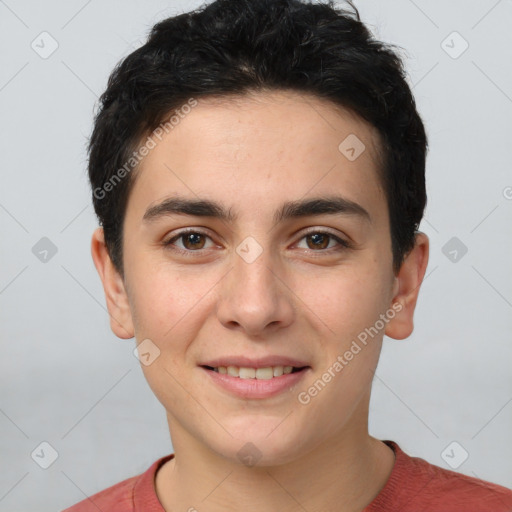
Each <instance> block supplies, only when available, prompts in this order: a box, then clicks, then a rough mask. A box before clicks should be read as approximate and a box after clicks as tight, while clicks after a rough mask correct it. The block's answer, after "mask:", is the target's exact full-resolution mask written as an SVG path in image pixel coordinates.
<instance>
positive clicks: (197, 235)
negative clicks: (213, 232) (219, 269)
mask: <svg viewBox="0 0 512 512" xmlns="http://www.w3.org/2000/svg"><path fill="white" fill-rule="evenodd" d="M209 239H210V237H209V236H207V235H206V234H204V233H201V232H200V231H184V232H183V231H182V232H181V233H178V234H177V235H176V236H174V237H172V238H170V239H169V240H167V241H166V242H163V245H164V246H165V247H167V248H169V249H175V250H177V251H180V252H195V251H200V250H201V249H207V248H208V247H205V246H206V244H207V240H209Z"/></svg>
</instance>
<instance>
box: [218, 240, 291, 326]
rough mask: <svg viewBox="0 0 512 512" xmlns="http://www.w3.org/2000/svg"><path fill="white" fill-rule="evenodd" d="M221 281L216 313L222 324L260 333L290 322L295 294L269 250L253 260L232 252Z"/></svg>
mask: <svg viewBox="0 0 512 512" xmlns="http://www.w3.org/2000/svg"><path fill="white" fill-rule="evenodd" d="M280 274H281V275H280ZM221 283H222V285H221V288H220V290H219V292H220V296H219V298H218V304H217V316H218V319H219V321H220V322H221V323H222V324H223V325H224V327H226V328H228V329H238V330H241V331H243V332H245V333H246V334H247V335H248V336H259V335H265V334H268V333H269V332H274V331H276V330H279V329H280V328H283V327H287V326H288V325H290V324H291V323H292V322H293V319H294V315H295V308H294V294H293V291H292V290H291V288H290V285H289V284H288V283H286V278H285V277H284V272H283V269H282V267H281V266H280V265H278V264H277V262H276V261H275V258H274V261H273V258H272V256H271V255H270V251H269V250H267V249H265V250H263V252H262V253H261V254H260V256H259V257H258V258H257V259H256V260H255V261H252V262H248V261H246V260H245V259H244V258H243V257H240V256H238V254H235V255H234V257H233V268H232V269H231V271H230V272H228V274H227V275H226V276H225V277H224V279H223V280H222V282H221Z"/></svg>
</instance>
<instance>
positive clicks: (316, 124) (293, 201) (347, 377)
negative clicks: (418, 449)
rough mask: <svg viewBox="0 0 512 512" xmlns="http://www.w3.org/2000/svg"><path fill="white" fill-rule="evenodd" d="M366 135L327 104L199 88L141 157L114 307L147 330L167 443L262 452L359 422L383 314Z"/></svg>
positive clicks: (273, 452)
mask: <svg viewBox="0 0 512 512" xmlns="http://www.w3.org/2000/svg"><path fill="white" fill-rule="evenodd" d="M347 137H349V139H347ZM354 137H357V139H356V138H354ZM345 139H347V141H346V142H344V141H345ZM342 143H343V144H342ZM340 144H341V149H340ZM362 144H364V150H362V149H363V146H362ZM377 144H378V139H377V134H376V132H375V131H374V129H372V127H370V126H369V125H368V124H366V123H365V122H364V121H362V120H360V119H359V118H357V117H355V116H353V115H351V114H350V113H349V112H347V111H345V110H343V109H339V108H338V109H336V108H335V107H334V106H333V105H332V104H331V103H329V102H325V101H323V100H320V99H317V98H315V97H312V96H308V95H299V94H296V93H292V92H287V93H283V92H273V93H268V92H267V93H258V94H255V95H253V96H251V97H243V98H237V99H235V98H230V99H225V98H224V99H223V100H222V101H219V100H217V101H213V100H209V101H206V100H200V101H199V102H198V104H197V106H195V107H194V108H193V109H191V112H190V113H188V114H187V115H186V116H184V118H183V119H181V120H180V122H179V124H178V125H176V126H175V127H174V129H173V130H172V131H170V132H169V133H168V134H167V135H165V136H164V137H162V140H161V141H160V142H158V144H157V145H156V147H154V148H153V149H152V150H151V151H150V152H149V154H148V155H147V156H146V157H145V158H144V159H143V161H142V163H141V166H140V168H139V169H138V175H137V180H136V182H135V185H134V188H133V189H132V192H131V195H130V198H129V201H128V205H127V211H126V217H125V222H124V240H123V244H124V246H123V254H124V269H125V277H124V282H123V286H124V287H125V292H126V299H127V304H128V305H129V307H127V309H126V311H125V312H124V313H123V312H119V313H118V320H120V324H122V325H123V328H124V329H125V331H123V332H126V331H128V332H131V333H133V334H134V336H135V337H136V340H137V343H141V342H142V341H143V340H150V341H145V342H144V343H145V344H146V345H141V346H142V347H145V349H144V350H143V352H145V353H148V354H149V355H146V356H145V357H146V360H147V361H148V362H150V364H147V365H146V364H143V365H142V368H143V371H144V374H145V377H146V378H147V380H148V383H149V385H150V386H151V388H152V390H153V392H154V393H155V395H156V396H157V398H158V399H159V400H160V402H161V403H162V404H163V405H164V407H165V409H166V410H167V414H168V419H169V425H170V428H171V436H172V437H173V443H175V445H176V443H178V442H179V440H180V439H183V440H184V439H185V438H186V437H187V438H188V439H189V440H193V442H194V443H196V445H197V446H201V447H202V448H203V449H205V450H209V451H211V452H212V453H215V454H218V455H221V456H222V457H225V458H227V459H232V460H233V461H237V460H239V457H240V454H239V451H240V449H241V448H242V447H244V446H246V448H245V450H247V449H249V448H247V447H248V446H251V448H250V450H255V453H257V454H258V457H261V462H262V463H268V464H278V463H285V462H290V461H293V460H294V459H297V458H298V457H300V456H301V455H303V454H305V453H307V452H309V451H311V450H313V449H314V448H315V447H317V446H319V445H320V444H321V443H325V442H326V440H331V441H334V440H336V439H341V438H342V437H343V436H347V435H348V433H349V432H351V431H353V430H354V429H355V428H356V426H359V427H361V426H362V425H364V424H365V421H366V419H367V418H366V417H365V415H367V409H366V406H367V403H366V405H365V401H366V402H367V400H368V399H369V390H370V386H371V381H372V377H373V371H374V370H375V367H376V365H377V361H378V357H379V353H380V349H381V343H382V337H383V334H384V332H385V331H386V330H389V329H391V328H392V325H393V323H394V322H396V321H397V320H396V317H397V316H398V309H399V308H396V306H395V309H394V311H393V312H390V311H391V309H393V303H394V299H395V296H396V293H397V290H398V285H397V278H396V277H395V275H394V273H393V265H392V263H393V262H392V252H391V239H390V227H389V218H388V213H387V204H386V197H385V195H384V192H383V190H382V187H381V182H380V180H379V178H378V165H379V163H378V154H377V149H376V148H377ZM351 148H353V149H354V150H353V151H352V150H351ZM361 150H362V152H361ZM359 153H360V154H359ZM354 156H356V158H354ZM177 200H180V201H177ZM315 200H316V201H315ZM198 201H205V202H208V203H197V202H198ZM193 202H196V204H195V205H194V204H193ZM376 331H377V334H375V332H376ZM119 332H120V331H119ZM363 333H366V342H363V340H364V339H365V335H364V334H363ZM369 333H371V335H370V334H369ZM119 335H120V336H121V337H126V336H123V335H122V334H121V332H120V334H119ZM357 347H358V348H359V350H358V348H357ZM349 353H351V354H352V357H351V356H350V354H349ZM342 361H343V362H342ZM227 366H233V367H236V368H232V369H231V370H230V372H231V373H234V374H235V375H236V372H237V371H239V373H240V374H242V375H243V376H252V375H254V374H255V370H254V369H256V370H257V369H259V372H256V376H260V377H262V378H256V379H252V378H251V379H244V378H240V376H239V377H236V376H231V375H227V374H225V373H223V372H224V370H223V368H222V367H227ZM286 366H292V367H294V370H292V373H286V374H283V375H281V376H279V374H280V373H281V372H283V371H288V370H287V369H283V368H281V369H280V368H279V367H286ZM214 367H221V369H220V370H219V371H214V370H212V369H211V368H214ZM239 367H242V369H241V370H239ZM269 367H271V368H272V369H271V370H269V369H268V368H269ZM276 367H277V368H276ZM340 367H341V368H340ZM263 368H267V369H263ZM297 370H299V371H297ZM269 372H270V373H269ZM274 374H275V375H276V376H273V375H274ZM271 376H273V377H272V378H270V377H271ZM329 376H330V378H329ZM315 390H316V391H315ZM359 427H357V428H359ZM249 442H250V443H252V445H246V443H249Z"/></svg>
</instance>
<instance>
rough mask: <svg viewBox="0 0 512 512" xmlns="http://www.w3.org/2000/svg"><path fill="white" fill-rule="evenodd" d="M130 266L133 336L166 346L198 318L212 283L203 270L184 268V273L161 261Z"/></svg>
mask: <svg viewBox="0 0 512 512" xmlns="http://www.w3.org/2000/svg"><path fill="white" fill-rule="evenodd" d="M132 268H133V273H132V282H135V283H136V285H135V286H134V287H133V289H132V296H131V301H130V302H131V305H132V313H133V317H134V326H135V337H136V338H137V340H141V339H144V338H150V339H154V340H155V343H157V344H159V345H160V344H165V345H167V344H168V342H169V341H171V340H173V339H176V338H177V336H176V335H177V333H178V332H180V333H183V332H184V331H185V330H188V329H190V327H191V325H190V321H191V320H192V319H193V318H196V317H197V314H198V312H199V311H200V309H201V308H200V304H201V302H202V301H203V300H205V299H206V298H207V295H208V291H209V290H210V289H211V287H212V284H211V283H210V280H209V279H208V277H207V275H206V274H205V273H203V274H201V273H200V272H190V271H189V270H187V274H186V276H185V275H184V273H183V272H180V271H179V270H177V269H176V267H174V268H172V269H171V268H170V265H165V264H161V263H160V264H145V265H143V264H139V265H138V266H134V267H132ZM212 281H214V280H212ZM173 345H174V344H173Z"/></svg>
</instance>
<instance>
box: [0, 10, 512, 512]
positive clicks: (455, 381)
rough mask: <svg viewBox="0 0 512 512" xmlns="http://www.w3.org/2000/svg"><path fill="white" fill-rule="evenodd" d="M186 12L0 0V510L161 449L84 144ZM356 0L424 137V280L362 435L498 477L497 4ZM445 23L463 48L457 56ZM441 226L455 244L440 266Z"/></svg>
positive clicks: (504, 26) (106, 482)
mask: <svg viewBox="0 0 512 512" xmlns="http://www.w3.org/2000/svg"><path fill="white" fill-rule="evenodd" d="M198 5H199V2H196V1H190V0H189V1H172V2H171V1H163V0H147V1H144V2H140V1H135V0H130V1H126V0H123V1H122V2H121V1H120V0H119V1H114V0H107V1H105V0H102V1H100V0H90V1H85V0H68V1H63V0H61V1H55V0H47V1H45V2H36V1H35V0H31V1H24V0H0V48H1V52H2V53H1V63H0V64H1V65H0V109H1V125H2V137H1V139H0V145H1V147H0V150H1V151H0V155H1V161H0V162H1V180H2V181H1V188H0V226H1V242H0V334H1V348H2V357H1V362H0V379H1V388H0V389H1V394H0V430H1V436H0V510H1V511H9V512H16V511H26V510H36V509H37V510H38V511H40V512H44V511H52V510H60V509H62V508H64V507H66V506H70V505H71V504H73V503H75V502H77V501H79V500H81V499H83V498H85V496H87V495H91V494H93V493H95V492H97V491H99V490H101V489H104V488H105V487H107V486H110V485H112V484H114V483H116V482H119V481H120V480H122V479H124V478H127V477H129V476H132V475H135V474H137V473H140V472H142V471H144V470H145V469H147V467H148V466H149V465H150V464H151V463H152V462H153V461H154V460H156V459H157V458H158V457H161V456H163V455H165V454H167V453H171V451H172V446H171V445H170V441H169V434H168V430H167V424H166V420H165V414H164V410H163V407H162V406H161V405H160V403H159V402H158V401H157V400H156V398H155V397H154V396H153V394H152V393H151V391H150V389H149V387H148V386H147V384H146V382H145V380H144V378H143V375H142V372H141V369H140V367H139V362H138V360H137V359H136V358H135V357H134V356H133V353H132V351H133V349H134V346H135V342H134V340H130V341H122V340H119V339H117V338H116V337H115V336H114V335H113V333H112V332H111V331H110V328H109V321H108V316H107V314H106V310H105V307H104V304H105V301H104V296H103V291H102V288H101V284H100V280H99V278H98V276H97V274H96V270H95V268H94V266H93V263H92V259H91V256H90V236H91V234H92V231H93V229H94V228H95V227H96V219H95V217H94V215H93V210H92V206H91V202H90V192H89V189H88V184H87V180H86V174H85V169H86V154H85V143H86V138H87V136H88V135H89V134H90V131H91V123H92V116H93V107H94V105H95V102H96V100H97V96H98V95H99V94H100V93H101V92H102V91H103V90H104V88H105V85H106V80H107V77H108V74H109V73H110V71H111V70H112V68H113V67H114V65H115V64H116V63H117V62H118V61H119V59H121V58H122V57H124V56H126V55H127V54H128V53H130V52H131V51H133V50H134V49H135V48H136V47H138V46H139V45H140V44H141V43H140V41H142V40H143V38H144V37H145V36H146V35H147V32H148V30H149V29H150V27H151V26H152V24H153V23H155V22H156V21H158V20H160V19H162V18H164V17H167V16H170V15H173V14H176V13H178V12H182V11H185V10H190V9H191V8H194V7H196V6H198ZM356 5H357V6H358V7H359V9H360V12H361V15H362V18H363V21H365V22H366V23H368V24H369V25H370V27H371V29H372V30H373V32H374V33H375V34H376V36H377V37H379V38H382V39H383V40H385V41H388V42H392V43H396V44H399V45H400V46H402V47H403V48H404V49H405V50H406V52H407V53H406V54H404V58H405V62H406V66H407V69H408V72H409V75H410V83H411V85H414V94H415V96H416V99H417V102H418V107H419V111H420V113H421V115H422V117H423V119H424V121H425V124H426V127H427V132H428V135H429V140H430V152H429V156H428V166H427V183H428V194H429V203H428V209H427V213H426V218H425V221H424V222H423V224H422V229H423V231H424V232H426V233H427V234H428V235H429V236H430V240H431V257H430V263H429V268H428V270H427V278H426V280H425V282H424V284H423V288H422V292H421V293H420V299H419V303H418V308H417V313H416V330H415V332H414V334H413V335H412V336H411V337H410V338H409V339H408V340H405V341H394V340H390V339H387V338H386V340H385V343H384V348H383V353H382V358H381V361H380V363H379V367H378V369H377V373H376V375H377V377H376V378H375V384H374V391H373V395H372V401H371V416H370V431H371V434H372V435H374V436H376V437H378V438H380V439H393V440H395V441H397V442H398V443H399V444H400V445H401V447H402V448H403V449H404V450H405V451H406V452H407V453H409V454H411V455H416V456H419V457H422V458H425V459H426V460H428V461H429V462H431V463H434V464H437V465H440V466H442V467H445V468H448V469H450V466H449V465H448V464H447V462H446V461H447V460H450V461H454V460H455V461H457V460H460V458H461V457H462V455H463V453H464V452H463V451H462V450H465V451H467V452H468V453H469V457H468V459H467V460H466V461H465V462H464V463H462V464H461V465H460V466H459V467H458V469H457V470H458V471H460V472H462V473H465V474H468V475H473V476H478V477H480V478H483V479H486V480H490V481H493V482H496V483H499V484H501V485H505V486H508V487H512V443H511V432H512V428H511V427H512V404H511V401H512V374H511V371H510V367H511V362H512V343H511V335H510V333H511V330H512V315H511V308H512V279H511V266H510V262H511V261H512V241H511V236H510V235H511V229H510V225H511V220H512V200H511V198H512V188H510V187H512V174H511V164H510V162H511V160H512V158H511V157H512V154H511V152H512V149H511V148H512V144H511V136H512V99H511V96H512V71H511V64H510V63H511V62H512V59H511V56H512V32H511V31H510V25H511V23H512V2H511V1H510V0H501V1H496V0H485V1H484V0H480V1H474V2H467V1H463V0H457V1H451V2H446V1H441V0H435V1H432V0H430V1H426V0H416V1H415V2H413V1H412V0H392V1H385V2H384V1H377V0H372V1H366V2H362V1H358V2H356ZM43 31H47V32H49V33H50V34H51V36H52V37H53V38H54V39H55V40H56V41H57V42H58V45H59V46H58V49H57V50H56V51H55V52H54V53H53V54H52V55H51V56H49V57H48V58H47V59H43V58H41V57H40V56H39V54H38V53H36V52H35V51H34V50H33V49H32V48H31V43H32V41H34V40H35V41H36V43H35V44H39V46H42V44H43V43H41V42H40V40H41V37H44V36H39V34H40V33H41V32H43ZM453 31H457V32H458V33H459V34H460V35H461V36H462V37H463V38H464V40H466V41H467V43H468V44H469V47H468V49H467V50H466V51H465V52H464V53H462V54H461V55H460V56H458V58H454V56H456V55H457V54H458V53H459V51H460V50H461V49H462V48H463V46H462V45H463V44H464V42H463V41H462V40H461V39H460V38H458V36H456V35H455V36H454V35H453V34H452V32H453ZM451 34H452V35H451ZM46 37H47V36H46ZM447 38H448V39H447ZM445 40H446V42H445V43H444V44H443V43H442V42H443V41H445ZM44 44H45V48H46V50H48V49H49V48H50V41H49V39H46V40H45V43H44ZM445 50H446V51H445ZM447 51H448V52H449V53H450V52H451V55H449V53H447ZM507 187H508V188H507ZM42 237H48V238H49V239H50V240H51V241H52V242H53V243H54V244H55V245H56V247H57V253H56V254H55V255H54V256H53V257H52V258H51V259H49V261H47V262H46V263H43V262H41V261H40V260H39V259H38V258H36V256H35V255H34V254H33V252H32V247H33V246H34V245H35V244H36V243H37V242H38V241H39V240H40V239H41V238H42ZM452 237H457V238H458V239H459V240H460V241H461V242H462V243H463V244H464V245H465V246H466V247H467V249H468V251H467V254H465V255H464V256H461V254H462V253H461V252H460V250H459V252H458V253H457V256H458V258H457V261H455V262H453V261H451V260H450V259H449V258H448V257H447V256H445V254H443V252H442V250H443V247H444V246H445V244H446V243H447V242H448V241H449V240H450V239H451V238H452ZM449 250H452V249H451V248H450V247H448V250H445V252H447V253H448V252H449ZM449 256H450V255H449ZM453 256H454V254H453V253H452V255H451V256H450V257H451V258H453ZM43 441H46V442H49V443H50V444H51V445H52V446H53V447H54V448H55V450H56V451H57V452H58V458H57V459H56V460H55V462H54V463H53V464H52V465H51V466H50V467H49V468H48V469H46V470H44V469H42V468H41V467H39V465H37V464H36V463H35V462H34V460H33V459H32V458H31V453H32V452H33V450H34V449H36V448H37V447H38V446H39V445H40V443H41V442H43ZM453 441H456V442H457V443H459V444H458V445H452V447H450V448H449V449H448V451H447V452H446V451H445V449H446V447H447V446H449V445H450V443H452V442H453ZM452 449H453V451H451V450H452ZM39 450H40V449H39ZM38 453H41V452H40V451H39V452H38ZM442 453H445V454H446V453H447V454H448V455H450V456H451V459H447V458H446V457H445V458H443V456H442ZM47 454H48V450H47V451H46V455H45V456H47ZM452 464H453V462H452Z"/></svg>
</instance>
